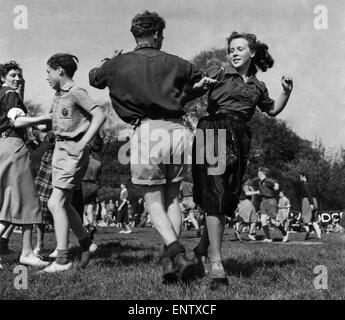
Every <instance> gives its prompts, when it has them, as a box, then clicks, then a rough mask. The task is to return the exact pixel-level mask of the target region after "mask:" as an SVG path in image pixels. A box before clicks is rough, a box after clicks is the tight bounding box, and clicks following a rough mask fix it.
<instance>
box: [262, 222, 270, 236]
mask: <svg viewBox="0 0 345 320" xmlns="http://www.w3.org/2000/svg"><path fill="white" fill-rule="evenodd" d="M262 229H263V230H264V232H265V236H266V238H267V239H271V236H270V229H269V227H268V225H266V226H263V227H262Z"/></svg>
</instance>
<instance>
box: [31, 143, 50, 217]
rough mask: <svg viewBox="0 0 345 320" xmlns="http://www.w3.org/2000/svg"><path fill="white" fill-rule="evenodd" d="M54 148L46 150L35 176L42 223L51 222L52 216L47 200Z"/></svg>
mask: <svg viewBox="0 0 345 320" xmlns="http://www.w3.org/2000/svg"><path fill="white" fill-rule="evenodd" d="M53 153H54V149H49V150H47V151H46V152H45V153H44V155H43V157H42V160H41V163H40V168H39V169H38V173H37V176H36V181H35V182H36V190H37V193H38V196H39V198H40V203H41V211H42V219H43V223H44V224H53V216H52V214H51V212H50V211H49V209H48V200H49V198H50V196H51V194H52V191H53V187H52V158H53Z"/></svg>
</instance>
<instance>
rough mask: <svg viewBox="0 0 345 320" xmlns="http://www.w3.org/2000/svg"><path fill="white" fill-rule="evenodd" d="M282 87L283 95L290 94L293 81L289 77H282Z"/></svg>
mask: <svg viewBox="0 0 345 320" xmlns="http://www.w3.org/2000/svg"><path fill="white" fill-rule="evenodd" d="M282 87H283V90H284V92H285V93H288V94H290V93H291V91H292V89H293V80H292V78H291V77H289V76H285V75H284V76H282Z"/></svg>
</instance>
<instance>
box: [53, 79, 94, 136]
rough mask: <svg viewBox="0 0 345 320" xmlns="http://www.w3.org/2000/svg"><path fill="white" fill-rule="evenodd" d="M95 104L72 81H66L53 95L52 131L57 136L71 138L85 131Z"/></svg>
mask: <svg viewBox="0 0 345 320" xmlns="http://www.w3.org/2000/svg"><path fill="white" fill-rule="evenodd" d="M95 107H97V104H96V103H95V102H93V101H92V99H91V98H90V97H89V95H88V93H87V91H86V90H85V89H82V88H80V87H79V86H77V85H76V84H75V82H74V81H69V82H68V83H66V84H65V85H64V86H63V87H62V88H61V89H60V91H57V92H56V94H55V96H54V101H53V106H52V111H53V131H54V133H55V134H56V136H58V137H62V138H68V139H73V138H76V137H78V136H80V135H82V134H83V133H84V132H86V131H87V129H88V127H89V125H90V120H91V115H90V112H91V110H92V109H94V108H95Z"/></svg>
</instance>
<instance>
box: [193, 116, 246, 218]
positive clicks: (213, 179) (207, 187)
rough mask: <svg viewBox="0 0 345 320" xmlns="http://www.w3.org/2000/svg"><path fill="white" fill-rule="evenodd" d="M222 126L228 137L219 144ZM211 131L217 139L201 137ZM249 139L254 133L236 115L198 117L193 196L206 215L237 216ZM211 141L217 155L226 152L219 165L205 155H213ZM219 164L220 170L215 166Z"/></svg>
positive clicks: (194, 153)
mask: <svg viewBox="0 0 345 320" xmlns="http://www.w3.org/2000/svg"><path fill="white" fill-rule="evenodd" d="M219 129H225V134H224V137H225V138H226V140H225V139H222V140H221V141H220V143H218V135H221V133H220V131H218V130H219ZM212 132H214V139H209V141H207V139H206V138H205V139H204V141H202V140H203V139H201V138H200V137H201V136H204V137H206V134H207V133H208V134H210V133H212ZM223 132H224V131H223ZM250 139H251V133H250V129H249V127H248V126H247V123H246V121H244V120H242V119H240V118H238V117H236V116H233V115H227V114H215V115H209V116H206V117H203V118H201V119H200V120H199V123H198V125H197V133H196V136H195V138H194V141H193V163H192V174H193V182H194V196H193V198H194V202H195V203H196V204H198V205H200V206H201V208H202V209H203V210H204V211H205V212H206V213H207V214H223V215H227V216H230V217H231V216H234V214H235V210H236V208H237V205H238V202H239V197H240V195H241V191H242V179H243V176H244V173H245V171H246V167H247V160H248V154H249V148H250ZM212 144H213V145H214V155H215V156H217V155H218V156H219V155H220V154H222V153H223V154H224V155H225V157H221V159H220V160H219V161H218V162H217V163H216V164H210V161H207V156H206V155H207V154H210V153H211V154H212V148H210V146H211V147H212ZM218 144H219V147H218ZM207 145H208V148H207ZM218 148H219V151H220V153H219V152H218ZM208 149H210V150H208ZM208 158H209V159H210V157H208ZM216 167H218V169H215V168H216Z"/></svg>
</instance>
